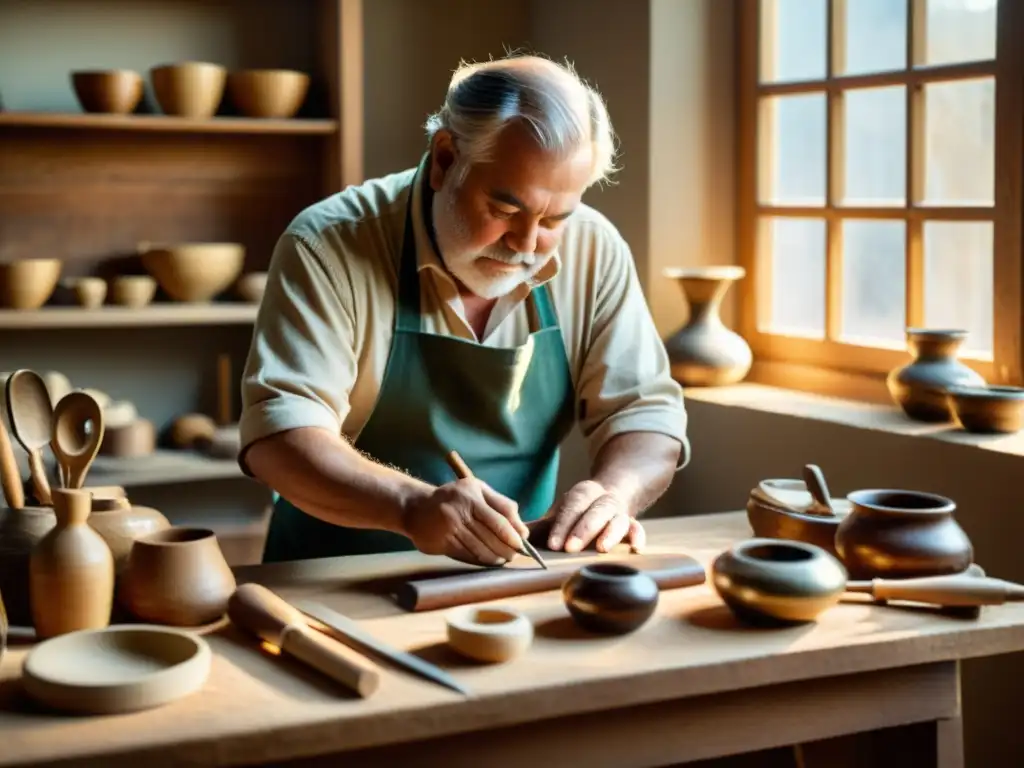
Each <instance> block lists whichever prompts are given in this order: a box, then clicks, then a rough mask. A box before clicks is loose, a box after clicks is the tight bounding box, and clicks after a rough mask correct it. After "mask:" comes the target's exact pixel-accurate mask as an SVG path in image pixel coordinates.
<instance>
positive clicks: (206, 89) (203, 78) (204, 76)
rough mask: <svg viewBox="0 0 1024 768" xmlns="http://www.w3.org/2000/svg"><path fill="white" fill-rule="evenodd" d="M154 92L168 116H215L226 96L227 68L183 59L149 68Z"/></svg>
mask: <svg viewBox="0 0 1024 768" xmlns="http://www.w3.org/2000/svg"><path fill="white" fill-rule="evenodd" d="M149 77H150V80H151V81H152V83H153V94H154V95H155V96H156V100H157V103H158V104H159V105H160V109H162V110H163V111H164V113H165V114H168V115H176V116H178V117H191V118H207V117H212V116H213V115H214V114H215V113H216V112H217V107H219V106H220V101H221V98H222V97H223V96H224V84H225V82H226V81H227V70H226V69H225V68H224V67H222V66H220V65H219V64H210V63H208V62H203V61H183V62H179V63H177V64H163V65H161V66H159V67H153V68H152V69H151V70H149Z"/></svg>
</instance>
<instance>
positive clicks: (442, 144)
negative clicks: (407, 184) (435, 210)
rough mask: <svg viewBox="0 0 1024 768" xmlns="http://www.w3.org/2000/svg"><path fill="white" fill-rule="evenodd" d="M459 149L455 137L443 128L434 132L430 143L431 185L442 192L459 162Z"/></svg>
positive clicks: (436, 190)
mask: <svg viewBox="0 0 1024 768" xmlns="http://www.w3.org/2000/svg"><path fill="white" fill-rule="evenodd" d="M458 159H459V157H458V150H457V149H456V148H455V137H454V136H452V134H451V132H450V131H448V130H446V129H444V128H442V129H441V130H439V131H438V132H437V133H435V134H434V139H433V141H431V143H430V187H431V189H433V190H434V191H435V192H440V191H441V187H442V186H444V180H445V178H446V177H447V176H448V173H449V172H450V171H451V170H452V169H453V168H454V167H455V164H456V163H457V162H458Z"/></svg>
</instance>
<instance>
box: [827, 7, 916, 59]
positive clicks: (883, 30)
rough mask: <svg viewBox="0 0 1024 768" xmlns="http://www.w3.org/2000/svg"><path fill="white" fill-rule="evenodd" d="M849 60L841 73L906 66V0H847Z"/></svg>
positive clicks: (847, 46) (847, 56)
mask: <svg viewBox="0 0 1024 768" xmlns="http://www.w3.org/2000/svg"><path fill="white" fill-rule="evenodd" d="M843 5H845V6H846V24H845V25H844V26H845V27H846V50H845V56H846V62H845V66H842V67H841V74H844V75H859V74H865V73H868V72H886V71H890V70H894V69H903V68H904V67H906V66H907V4H906V3H905V2H903V0H846V2H845V3H843V4H840V5H838V6H837V8H841V7H842V6H843Z"/></svg>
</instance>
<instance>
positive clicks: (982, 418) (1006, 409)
mask: <svg viewBox="0 0 1024 768" xmlns="http://www.w3.org/2000/svg"><path fill="white" fill-rule="evenodd" d="M949 404H950V408H951V409H952V411H953V415H954V416H955V417H956V420H957V422H958V423H959V424H960V426H961V427H963V429H964V430H966V431H967V432H978V433H981V434H1010V433H1012V432H1020V430H1021V429H1022V428H1024V388H1021V387H1000V386H989V387H962V386H953V387H950V388H949Z"/></svg>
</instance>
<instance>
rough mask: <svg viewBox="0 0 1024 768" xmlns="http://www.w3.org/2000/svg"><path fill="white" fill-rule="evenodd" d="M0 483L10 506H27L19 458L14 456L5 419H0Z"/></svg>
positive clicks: (17, 507)
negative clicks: (19, 469) (19, 470)
mask: <svg viewBox="0 0 1024 768" xmlns="http://www.w3.org/2000/svg"><path fill="white" fill-rule="evenodd" d="M0 485H2V486H3V492H4V498H5V499H7V506H8V507H10V508H11V509H21V508H22V507H24V506H25V488H24V486H23V485H22V483H21V474H20V473H19V472H18V460H17V459H16V458H15V457H14V448H13V447H12V446H11V436H10V435H9V434H7V427H5V426H4V422H3V419H0Z"/></svg>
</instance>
